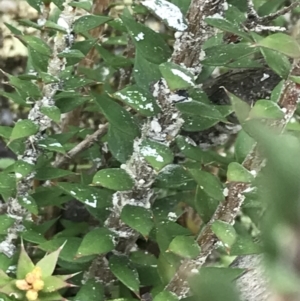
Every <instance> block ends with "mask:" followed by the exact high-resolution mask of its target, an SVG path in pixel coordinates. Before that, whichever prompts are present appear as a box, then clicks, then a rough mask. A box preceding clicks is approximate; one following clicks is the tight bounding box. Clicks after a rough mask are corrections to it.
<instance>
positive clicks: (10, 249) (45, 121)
mask: <svg viewBox="0 0 300 301" xmlns="http://www.w3.org/2000/svg"><path fill="white" fill-rule="evenodd" d="M68 3H69V0H67V1H66V2H65V4H64V5H65V9H64V11H63V12H62V13H61V15H60V17H59V19H58V23H60V24H61V25H63V26H64V28H65V30H66V31H67V34H66V35H65V36H61V35H58V36H57V37H56V40H55V44H54V47H53V55H52V57H51V58H50V60H49V61H48V70H47V72H48V74H50V75H52V76H54V77H58V76H59V74H60V72H61V71H62V70H64V68H65V65H66V60H65V59H61V58H59V57H58V56H57V54H58V53H60V52H62V51H64V50H66V49H69V48H70V44H66V40H69V41H72V40H73V35H72V33H71V32H72V30H71V26H72V23H73V19H74V12H70V11H69V7H68ZM59 88H60V87H59V85H58V84H47V85H44V87H43V91H42V94H43V97H42V98H41V99H40V100H38V101H37V102H35V104H34V107H33V108H32V109H31V110H30V112H29V115H28V119H29V120H31V121H32V122H34V123H35V124H36V125H38V127H39V131H38V133H37V134H35V135H33V136H30V137H28V139H27V140H26V141H25V151H24V153H23V155H20V156H19V157H18V160H19V161H24V162H25V163H26V164H28V163H29V164H31V165H35V164H36V162H37V160H38V158H39V156H40V155H41V153H42V152H41V150H40V149H39V148H38V145H37V144H38V142H39V141H40V140H41V139H43V138H44V132H45V131H46V130H47V129H48V128H50V127H51V122H52V121H51V119H50V118H49V117H47V116H45V115H44V114H43V113H41V108H42V107H51V106H54V104H55V103H54V100H53V97H54V95H55V94H56V92H57V91H58V89H59ZM34 176H35V172H31V173H29V174H28V175H26V176H24V177H22V178H18V179H17V180H18V181H17V192H16V196H15V197H11V198H9V200H8V202H7V214H8V215H9V216H11V217H12V218H14V220H15V222H14V224H13V225H12V226H11V227H10V228H9V229H8V234H7V236H6V238H5V240H4V241H2V242H1V243H0V253H4V254H5V255H6V256H8V257H11V256H12V255H13V254H14V252H15V248H16V247H15V245H14V241H15V239H16V238H18V232H20V231H23V230H24V226H23V220H24V219H31V215H30V213H29V212H28V211H27V210H26V209H25V208H23V207H22V206H21V205H20V203H19V199H26V198H27V197H28V196H29V192H30V191H31V189H32V181H33V179H34Z"/></svg>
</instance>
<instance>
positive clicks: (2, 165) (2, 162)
mask: <svg viewBox="0 0 300 301" xmlns="http://www.w3.org/2000/svg"><path fill="white" fill-rule="evenodd" d="M15 162H16V161H15V160H14V159H11V158H2V159H0V170H2V169H6V168H8V167H9V166H12V165H13V164H14V163H15Z"/></svg>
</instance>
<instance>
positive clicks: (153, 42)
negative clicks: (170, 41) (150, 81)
mask: <svg viewBox="0 0 300 301" xmlns="http://www.w3.org/2000/svg"><path fill="white" fill-rule="evenodd" d="M121 19H122V21H123V22H124V24H125V26H126V27H127V30H128V33H129V34H130V36H131V38H132V41H133V43H134V44H135V47H136V48H137V50H138V51H140V54H142V55H143V57H144V58H145V59H146V60H148V61H149V62H152V63H155V64H160V63H162V62H165V61H166V60H167V59H168V58H169V57H170V55H171V50H170V48H169V46H168V45H167V43H166V42H165V41H164V40H163V38H162V36H161V34H159V33H156V32H155V31H153V30H151V29H150V28H148V27H146V26H144V25H142V24H141V23H137V22H135V20H134V19H129V18H127V17H124V16H122V18H121Z"/></svg>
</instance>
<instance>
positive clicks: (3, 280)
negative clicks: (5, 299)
mask: <svg viewBox="0 0 300 301" xmlns="http://www.w3.org/2000/svg"><path fill="white" fill-rule="evenodd" d="M11 280H12V279H11V278H10V277H8V275H6V273H5V272H4V271H3V270H1V269H0V287H2V286H4V285H6V284H7V283H8V282H10V281H11Z"/></svg>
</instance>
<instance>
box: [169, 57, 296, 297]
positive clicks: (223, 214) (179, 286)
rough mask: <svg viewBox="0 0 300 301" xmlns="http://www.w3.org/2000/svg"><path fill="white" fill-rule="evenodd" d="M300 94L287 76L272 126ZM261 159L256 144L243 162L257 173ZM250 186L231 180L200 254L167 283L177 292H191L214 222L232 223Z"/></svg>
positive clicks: (278, 123) (291, 109)
mask: <svg viewBox="0 0 300 301" xmlns="http://www.w3.org/2000/svg"><path fill="white" fill-rule="evenodd" d="M290 75H293V76H299V75H300V67H299V66H298V61H294V63H293V66H292V70H291V72H290ZM299 98H300V86H299V85H298V84H296V83H294V82H293V81H291V80H290V79H288V80H287V81H286V82H285V84H284V87H283V89H282V92H281V96H280V100H279V106H280V107H281V108H282V110H283V111H284V112H285V117H284V118H283V119H281V120H280V121H276V122H274V124H273V125H272V126H273V127H276V128H279V129H280V130H281V131H283V129H284V128H285V126H286V125H287V123H288V122H289V121H290V119H291V118H292V116H293V114H294V112H295V111H296V109H297V102H298V99H299ZM262 163H263V158H262V157H261V156H260V154H259V152H258V148H257V146H255V147H254V148H253V150H252V151H251V152H250V153H249V154H248V156H247V157H246V159H245V161H244V162H243V166H244V167H245V168H246V169H248V170H249V171H252V172H253V171H255V172H254V174H257V173H258V172H259V171H260V169H261V167H262V165H263V164H262ZM249 188H250V184H249V183H240V182H231V183H229V184H228V196H227V197H226V198H225V200H224V202H222V203H221V204H220V205H219V206H218V208H217V210H216V212H215V213H214V215H213V217H212V218H211V220H210V221H209V222H208V224H207V225H206V227H205V228H204V230H203V231H202V232H201V234H200V236H199V237H198V239H197V241H198V244H199V246H200V247H201V253H200V255H199V256H198V257H197V258H196V259H194V260H185V261H184V262H183V263H182V265H181V266H180V267H179V269H178V271H177V273H176V274H175V276H174V277H173V279H172V280H171V282H170V283H169V284H168V286H167V287H166V289H167V290H169V291H171V292H173V293H175V294H176V295H177V296H178V297H180V298H184V297H186V296H187V295H188V294H189V285H188V278H189V277H190V276H191V274H192V272H191V271H194V270H195V269H199V268H201V267H202V265H203V264H204V263H205V261H206V259H207V257H208V256H209V255H210V254H211V252H212V251H213V250H214V248H215V247H216V243H217V242H218V239H217V237H216V235H215V234H214V233H213V231H212V229H211V225H212V224H213V222H214V221H216V220H221V221H224V222H226V223H229V224H233V223H234V220H235V218H236V216H237V214H238V212H239V210H240V208H241V206H242V204H243V201H244V199H245V197H244V195H243V193H244V192H245V191H247V189H249Z"/></svg>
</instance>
